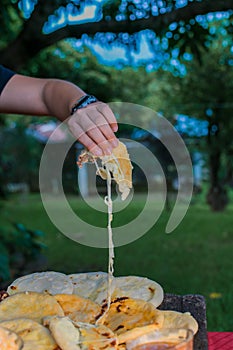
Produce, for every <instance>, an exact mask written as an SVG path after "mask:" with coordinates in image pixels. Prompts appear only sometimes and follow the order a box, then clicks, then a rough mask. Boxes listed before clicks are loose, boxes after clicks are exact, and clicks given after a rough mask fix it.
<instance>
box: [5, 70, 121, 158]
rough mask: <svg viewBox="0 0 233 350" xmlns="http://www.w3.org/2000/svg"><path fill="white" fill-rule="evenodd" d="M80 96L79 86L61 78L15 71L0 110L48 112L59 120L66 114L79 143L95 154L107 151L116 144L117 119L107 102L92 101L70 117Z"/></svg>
mask: <svg viewBox="0 0 233 350" xmlns="http://www.w3.org/2000/svg"><path fill="white" fill-rule="evenodd" d="M83 95H85V93H84V91H82V90H81V89H80V88H79V87H78V86H76V85H74V84H72V83H70V82H67V81H64V80H57V79H39V78H31V77H26V76H22V75H18V74H16V75H14V76H13V77H12V78H11V79H10V80H9V82H8V83H7V85H6V86H5V88H4V90H3V92H2V94H1V96H0V112H1V113H2V112H4V113H16V114H30V115H51V116H54V117H56V118H57V119H59V120H60V121H64V120H66V119H67V118H68V117H69V119H68V120H67V122H68V126H69V128H70V130H71V132H72V133H73V135H74V136H75V137H76V138H77V140H78V141H79V142H81V143H82V144H83V145H84V146H85V147H86V148H87V149H88V150H90V151H91V152H93V153H94V154H95V155H102V154H103V153H104V154H110V153H111V152H112V149H113V148H114V147H116V146H117V144H118V141H117V139H116V137H115V135H114V132H116V131H117V122H116V119H115V116H114V114H113V112H112V111H111V110H110V108H109V107H108V106H107V105H106V104H104V103H102V102H96V103H93V104H91V105H89V106H87V107H85V108H82V109H80V110H77V111H76V112H75V113H74V114H73V115H72V116H71V117H70V112H71V109H72V106H73V105H74V104H75V102H76V101H77V100H78V99H79V98H80V97H82V96H83Z"/></svg>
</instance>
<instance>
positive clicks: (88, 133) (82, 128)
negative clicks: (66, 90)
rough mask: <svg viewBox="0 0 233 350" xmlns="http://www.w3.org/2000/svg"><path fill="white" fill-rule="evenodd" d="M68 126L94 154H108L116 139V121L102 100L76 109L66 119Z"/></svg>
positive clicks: (114, 145) (115, 144) (115, 143)
mask: <svg viewBox="0 0 233 350" xmlns="http://www.w3.org/2000/svg"><path fill="white" fill-rule="evenodd" d="M68 127H69V129H70V131H71V132H72V134H73V135H74V136H75V137H76V138H77V140H78V141H79V142H80V143H82V144H83V145H84V146H85V147H86V148H87V149H88V150H89V151H90V152H92V153H93V154H94V155H95V156H102V155H109V154H111V153H112V150H113V148H114V147H116V146H117V145H118V140H117V138H116V136H115V134H114V132H116V131H117V129H118V126H117V121H116V118H115V116H114V114H113V112H112V110H111V109H110V108H109V107H108V106H107V105H106V104H105V103H103V102H96V103H92V104H90V105H89V106H87V107H84V108H81V109H78V110H77V111H76V112H75V113H74V114H73V115H72V116H71V117H70V118H69V120H68Z"/></svg>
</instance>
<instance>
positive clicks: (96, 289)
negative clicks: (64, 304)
mask: <svg viewBox="0 0 233 350" xmlns="http://www.w3.org/2000/svg"><path fill="white" fill-rule="evenodd" d="M69 278H70V280H71V281H72V283H73V286H74V294H77V295H79V296H81V297H84V298H88V299H91V300H93V301H95V302H97V303H101V302H102V301H103V299H104V298H105V299H106V297H107V286H108V274H107V273H106V272H102V271H99V272H86V273H76V274H71V275H69ZM102 294H104V297H103V298H102V297H99V295H102Z"/></svg>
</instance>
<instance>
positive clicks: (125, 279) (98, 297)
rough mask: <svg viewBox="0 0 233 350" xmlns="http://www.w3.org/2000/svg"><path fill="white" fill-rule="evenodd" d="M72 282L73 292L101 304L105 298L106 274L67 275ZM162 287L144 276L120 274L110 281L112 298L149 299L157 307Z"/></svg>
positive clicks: (160, 301) (161, 299)
mask: <svg viewBox="0 0 233 350" xmlns="http://www.w3.org/2000/svg"><path fill="white" fill-rule="evenodd" d="M69 277H70V279H71V281H72V283H73V284H74V294H77V295H80V296H83V297H86V298H89V299H91V300H93V301H95V302H96V303H98V304H102V303H104V302H105V301H106V298H107V288H108V274H107V273H105V272H87V273H77V274H73V275H69ZM163 296H164V293H163V289H162V287H161V286H160V285H159V284H158V283H157V282H155V281H152V280H150V279H148V278H146V277H138V276H121V277H115V278H114V279H113V282H112V299H115V298H120V297H128V298H132V299H142V300H145V301H149V302H150V303H152V304H153V305H154V306H155V307H158V306H159V305H160V304H161V303H162V301H163Z"/></svg>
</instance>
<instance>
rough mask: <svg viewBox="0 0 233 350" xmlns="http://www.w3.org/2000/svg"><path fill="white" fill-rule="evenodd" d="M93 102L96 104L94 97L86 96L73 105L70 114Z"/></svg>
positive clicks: (96, 100)
mask: <svg viewBox="0 0 233 350" xmlns="http://www.w3.org/2000/svg"><path fill="white" fill-rule="evenodd" d="M95 102H98V99H97V98H96V97H95V96H93V95H88V94H86V95H84V96H82V97H81V98H80V99H78V100H77V101H76V102H75V103H74V104H73V106H72V107H71V112H70V114H71V115H73V114H74V113H75V112H76V111H77V110H78V109H81V108H85V107H87V106H88V105H90V104H92V103H95Z"/></svg>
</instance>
